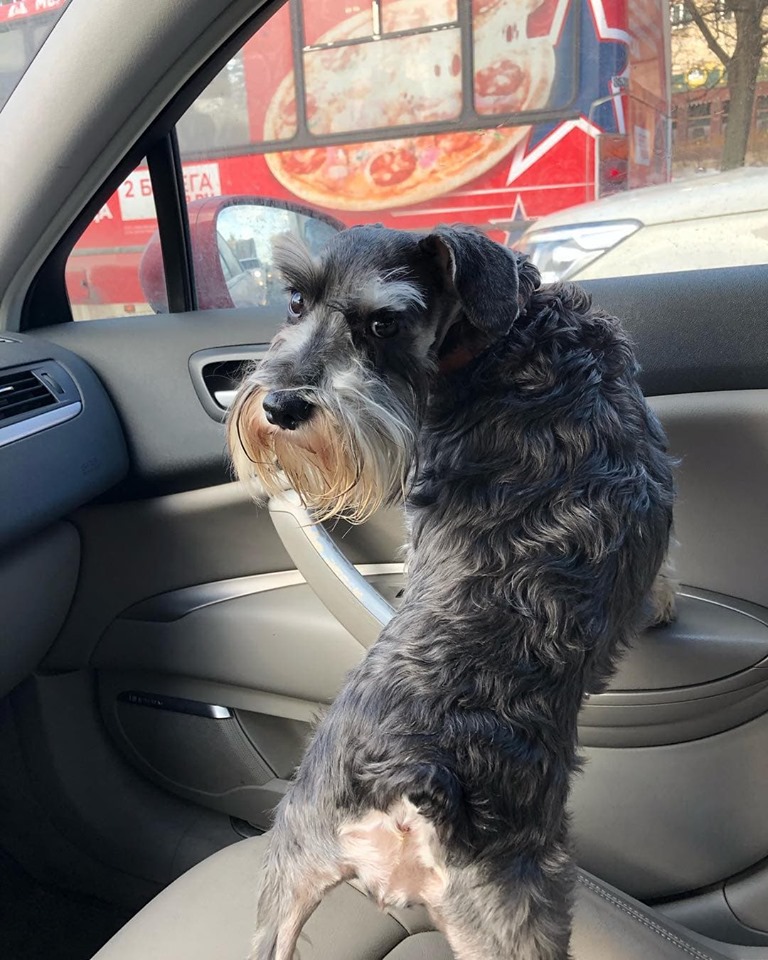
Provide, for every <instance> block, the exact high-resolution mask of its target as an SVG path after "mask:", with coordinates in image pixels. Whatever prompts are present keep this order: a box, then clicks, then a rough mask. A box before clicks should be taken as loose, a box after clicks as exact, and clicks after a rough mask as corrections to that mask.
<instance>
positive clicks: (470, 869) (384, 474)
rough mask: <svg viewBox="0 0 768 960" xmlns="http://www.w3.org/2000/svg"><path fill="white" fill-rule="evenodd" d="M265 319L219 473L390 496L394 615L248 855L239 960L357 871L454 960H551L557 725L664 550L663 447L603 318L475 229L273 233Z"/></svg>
mask: <svg viewBox="0 0 768 960" xmlns="http://www.w3.org/2000/svg"><path fill="white" fill-rule="evenodd" d="M275 256H276V261H277V264H278V266H279V269H280V272H281V274H282V276H283V278H284V279H285V281H286V284H287V285H288V288H289V291H290V292H289V299H288V316H287V320H286V323H285V325H284V326H283V327H282V329H281V330H280V331H279V332H278V334H277V336H276V337H275V339H274V341H273V343H272V345H271V347H270V350H269V352H268V353H267V355H266V357H265V359H264V360H263V361H262V362H261V364H260V365H259V366H258V368H257V369H255V370H254V371H253V372H252V373H251V374H249V375H248V377H247V379H246V380H245V382H244V383H243V385H242V386H241V389H240V391H239V394H238V396H237V398H236V400H235V403H234V404H233V409H232V413H231V416H230V420H229V441H230V445H231V450H232V454H233V459H234V464H235V467H236V470H237V472H238V474H239V476H240V477H241V478H244V479H246V480H256V481H257V483H258V485H259V487H260V489H261V490H262V491H263V492H266V493H269V492H272V491H278V490H283V489H285V486H286V482H287V483H288V484H290V485H291V486H293V487H294V488H295V489H296V490H297V491H298V492H299V493H300V495H301V496H302V498H303V499H304V502H305V503H306V504H307V505H308V506H310V507H311V508H313V510H314V511H315V512H316V516H317V517H318V518H319V519H323V518H327V517H331V516H334V515H346V516H348V517H350V518H351V519H353V520H358V521H359V520H363V519H365V518H366V517H368V516H370V514H371V513H372V512H373V511H374V510H375V509H376V508H377V507H379V506H380V505H381V504H382V503H385V502H387V501H390V502H391V501H394V500H398V499H400V498H403V499H404V500H405V503H406V516H407V522H408V533H409V546H408V562H407V569H408V576H407V583H406V587H405V591H404V595H403V598H402V606H401V607H400V609H399V610H398V612H397V613H396V614H395V615H394V617H393V618H392V620H391V621H390V622H389V623H388V625H387V626H386V627H385V628H384V630H383V631H382V633H381V636H380V637H379V639H378V640H377V642H376V643H375V644H374V645H373V646H372V647H371V649H370V650H369V651H368V653H367V655H366V657H365V659H364V660H363V661H362V662H361V663H360V665H359V666H358V667H357V668H356V669H355V670H353V671H352V673H351V675H350V676H349V678H348V679H347V681H346V684H345V685H344V687H343V689H342V691H341V693H340V694H339V696H338V697H337V699H336V700H335V702H334V703H333V705H332V706H331V707H330V708H329V711H328V713H327V715H326V716H325V718H324V719H323V720H322V721H321V722H320V724H319V725H318V728H317V731H316V733H315V735H314V738H313V740H312V742H311V744H310V746H309V748H308V750H307V752H306V755H305V757H304V759H303V761H302V763H301V765H300V768H299V770H298V773H297V775H296V778H295V782H294V783H293V785H292V787H291V789H290V791H289V793H288V794H287V796H286V797H285V799H284V801H283V802H282V803H281V805H280V807H279V809H278V811H277V815H276V822H275V826H274V830H273V831H272V833H271V837H270V840H269V850H268V855H267V861H266V866H265V875H264V881H263V887H262V890H261V893H260V897H259V904H258V929H257V932H256V936H255V941H254V946H253V953H252V957H253V958H255V960H291V958H292V957H293V954H294V949H295V945H296V942H297V938H298V936H299V934H300V931H301V928H302V925H303V924H304V922H305V920H306V919H307V917H308V916H309V915H310V913H311V912H312V911H313V910H314V908H315V907H316V906H317V904H318V903H319V901H320V899H321V897H322V895H323V894H324V893H325V892H326V891H327V890H328V889H329V888H331V887H333V886H334V885H336V884H338V883H340V882H341V881H342V880H344V879H351V878H356V879H357V880H358V881H359V883H360V884H362V885H363V886H364V887H365V888H366V889H367V890H368V891H369V893H370V894H371V895H372V896H373V897H375V898H376V899H377V900H378V902H379V903H380V904H381V905H383V906H386V905H392V906H403V905H406V904H415V903H420V904H423V905H424V906H426V908H427V909H428V911H429V912H430V914H431V916H432V918H433V920H434V922H435V924H436V925H437V927H438V928H439V929H441V930H443V931H444V933H445V935H446V937H447V939H448V941H449V943H450V945H451V947H452V949H453V951H454V953H455V955H456V957H457V958H459V960H489V958H494V960H501V958H510V960H512V958H514V960H566V958H567V957H568V956H569V938H570V904H571V894H572V887H573V883H574V879H575V876H574V865H573V860H572V856H571V851H570V847H569V839H568V815H567V813H566V801H567V799H568V793H569V783H570V780H571V776H572V774H573V772H574V771H575V770H576V768H577V767H578V756H577V728H576V722H577V715H578V712H579V708H580V706H581V704H582V700H583V698H584V695H585V693H588V692H595V691H599V690H600V689H602V688H603V687H604V685H605V683H606V681H607V679H608V678H609V676H610V675H611V672H612V670H613V667H614V664H615V661H616V659H617V656H618V654H619V652H620V650H621V649H622V648H623V647H624V646H625V645H626V644H627V643H629V642H630V641H631V639H632V638H633V637H634V636H635V635H636V633H637V631H638V629H639V624H640V622H641V620H642V618H643V616H644V613H643V607H644V602H645V600H646V599H647V598H649V597H651V598H652V601H653V603H654V604H655V606H656V607H657V608H658V610H659V617H661V618H663V617H668V616H669V615H670V609H669V602H668V601H669V593H670V590H669V588H668V586H667V585H666V584H662V585H661V587H659V586H658V585H654V580H655V578H656V576H657V573H658V572H659V570H660V567H661V564H662V562H663V560H664V557H665V553H666V550H667V546H668V541H669V535H670V525H671V519H672V501H673V483H672V470H671V461H670V458H669V457H668V456H667V453H666V445H665V437H664V434H663V431H662V429H661V426H660V425H659V423H658V421H657V419H656V417H655V416H654V414H653V413H652V412H651V411H650V410H649V409H648V407H647V406H646V403H645V401H644V398H643V395H642V393H641V390H640V387H639V386H638V383H637V379H636V374H637V364H636V361H635V357H634V354H633V351H632V347H631V345H630V343H629V341H628V339H627V337H626V336H625V335H624V333H623V332H622V330H621V327H620V325H619V322H618V321H617V320H615V319H614V318H612V317H610V316H607V315H606V314H605V313H603V312H601V311H600V310H598V309H596V308H594V307H593V306H592V305H591V303H590V299H589V297H588V295H587V294H586V293H585V292H584V291H582V290H581V289H579V288H578V287H575V286H572V285H569V284H556V285H554V286H540V277H539V274H538V272H537V270H536V268H535V267H534V266H533V265H532V264H531V263H530V262H528V261H527V260H526V259H525V258H524V257H521V256H520V255H518V254H516V253H513V252H511V251H509V250H507V249H505V248H503V247H501V246H499V245H498V244H496V243H493V242H492V241H491V240H489V239H488V238H487V237H485V236H483V235H482V234H479V233H477V232H474V231H471V230H467V229H461V228H447V227H442V228H438V229H437V230H436V232H434V233H432V234H430V235H428V236H423V235H422V236H417V235H414V234H410V233H405V232H399V231H394V230H388V229H384V228H383V227H380V226H366V227H354V228H351V229H349V230H347V231H344V232H342V233H340V234H338V235H337V236H336V237H335V238H334V239H333V240H332V241H331V242H330V244H329V245H328V247H327V248H326V249H325V250H324V252H323V253H322V255H321V256H320V257H319V258H315V257H313V256H311V255H310V254H309V252H308V251H307V250H306V249H304V248H303V247H302V246H301V245H300V244H299V243H298V242H295V241H291V240H288V239H281V240H280V241H278V243H277V245H276V252H275Z"/></svg>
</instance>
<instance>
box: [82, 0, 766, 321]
mask: <svg viewBox="0 0 768 960" xmlns="http://www.w3.org/2000/svg"><path fill="white" fill-rule="evenodd" d="M765 7H768V4H760V3H758V4H755V5H754V9H755V14H754V16H753V17H752V20H751V21H750V24H751V26H750V25H749V24H748V23H747V21H748V20H749V17H746V18H745V16H742V15H739V17H736V16H735V15H734V13H733V9H734V6H733V3H732V2H731V0H719V2H717V3H713V2H712V0H690V2H686V3H685V4H678V3H672V4H670V3H669V2H667V0H626V2H622V3H619V2H614V0H592V2H591V3H590V4H581V3H576V2H575V0H471V2H470V0H466V2H463V0H462V2H459V0H419V2H413V0H375V2H374V0H358V2H355V3H353V4H350V3H349V2H347V0H323V2H312V3H310V2H309V0H289V2H288V3H286V4H284V5H283V6H282V7H280V8H279V9H278V10H277V11H276V12H275V14H274V15H273V16H272V18H271V19H270V20H268V21H267V22H266V23H265V24H264V25H262V26H261V27H260V29H259V30H258V31H257V32H256V33H255V34H254V35H253V36H252V37H251V38H250V39H249V40H248V41H247V42H246V43H245V45H244V46H243V48H242V49H241V50H240V51H239V52H238V53H237V54H236V56H234V57H233V58H232V59H231V60H230V61H229V63H227V64H226V66H225V67H224V68H223V69H222V70H221V71H220V73H219V74H218V76H216V78H215V79H214V80H213V81H212V82H211V83H210V84H209V86H208V87H207V89H206V90H205V91H204V92H203V93H202V94H201V95H200V96H199V97H198V98H197V100H196V101H195V102H194V104H193V105H192V106H191V107H190V109H189V110H188V111H187V112H186V113H185V115H184V116H183V117H181V119H180V120H179V122H178V125H177V135H178V141H179V146H180V151H181V155H182V169H183V175H184V186H185V192H186V196H187V201H188V209H189V219H190V234H191V239H192V246H193V262H194V267H195V278H196V285H197V293H198V300H199V305H200V307H201V308H207V307H211V308H213V307H216V308H222V307H225V308H226V307H230V308H238V307H247V308H254V307H262V306H271V305H272V304H273V303H274V302H275V299H276V298H279V297H280V296H282V292H281V291H280V287H279V278H277V277H275V276H274V274H273V271H272V265H271V241H272V239H273V237H274V236H275V235H277V234H279V233H281V232H285V231H292V232H295V233H298V234H299V235H300V236H301V237H302V238H303V239H304V240H305V242H308V243H310V244H312V243H315V244H318V243H322V242H323V241H324V239H326V238H327V237H328V236H330V234H331V233H332V232H333V231H335V230H336V229H339V228H340V227H343V226H348V225H351V224H354V223H366V222H368V223H373V222H376V223H383V224H385V225H387V226H392V227H396V228H400V229H406V230H416V231H421V230H429V229H431V228H432V227H433V226H434V225H435V224H436V223H438V222H446V221H447V222H453V223H456V222H460V223H465V224H470V225H473V226H475V227H478V228H479V229H482V230H484V231H486V232H487V233H488V234H489V235H490V236H491V237H493V238H494V239H497V240H499V241H500V242H502V243H505V244H508V245H510V246H514V247H517V248H519V249H522V250H524V251H526V252H527V253H528V254H529V255H530V256H531V257H532V258H533V259H534V261H535V262H536V263H537V265H538V266H539V268H540V270H541V272H542V275H543V277H544V279H545V280H548V281H552V280H557V279H560V278H570V277H574V278H577V279H579V278H589V277H599V276H621V275H632V274H639V273H653V272H667V271H676V270H685V269H706V268H710V267H717V266H726V265H739V264H754V263H765V262H768V190H766V186H768V176H767V174H766V166H765V164H766V162H768V60H766V57H765V56H764V55H763V46H764V45H765V41H766V39H768V14H766V13H765V12H764V11H763V8H765ZM750 16H751V14H750ZM737 41H738V43H737ZM746 49H749V50H751V51H752V52H751V54H750V56H749V57H747V55H746V54H744V53H743V51H744V50H746ZM470 50H471V54H472V55H471V56H468V55H467V54H468V51H470ZM747 61H748V63H747ZM746 66H749V70H746ZM745 71H746V72H745ZM750 71H751V72H750ZM110 212H111V213H112V211H110ZM113 217H114V219H113V220H112V222H111V224H110V236H109V239H108V241H105V244H104V246H102V247H99V253H98V254H96V253H95V252H91V253H89V254H88V255H87V256H88V257H91V258H95V257H97V256H98V257H99V258H106V257H108V254H109V251H110V250H113V251H114V257H113V263H114V268H115V275H114V281H112V280H111V279H110V278H109V276H108V274H107V272H106V268H107V266H108V262H107V259H100V260H99V263H100V265H102V266H103V267H105V273H104V275H103V276H104V283H103V284H102V285H101V286H100V287H99V291H98V296H101V297H103V298H104V305H105V307H107V308H109V310H112V309H113V308H114V304H116V303H119V302H121V301H122V300H124V299H125V297H124V294H121V295H118V293H117V287H118V284H119V282H120V279H119V276H120V272H119V269H118V267H119V265H120V264H125V259H124V251H125V250H128V249H130V250H131V251H132V252H133V253H134V254H139V253H140V252H141V251H139V250H138V249H134V248H138V246H140V245H141V243H144V244H148V245H151V243H152V240H151V238H150V237H147V236H144V237H143V238H142V237H141V236H140V231H139V230H137V221H136V220H134V219H131V218H130V216H129V217H128V218H126V217H125V216H124V210H123V208H122V206H120V205H117V206H115V209H114V213H113ZM154 242H155V243H157V240H156V238H155V241H154ZM78 256H79V257H80V258H81V259H80V266H81V267H83V268H84V269H85V271H86V273H87V272H88V269H89V265H88V263H87V257H86V254H85V252H84V249H83V248H82V247H81V246H80V245H79V252H78ZM93 262H94V263H95V262H96V261H95V260H93ZM136 297H137V299H136V300H135V301H128V300H126V301H125V302H126V303H127V304H129V306H130V308H131V309H139V308H140V306H141V305H142V301H141V298H140V297H139V295H138V293H137V294H136ZM143 302H144V304H145V305H146V304H147V303H150V304H152V303H153V301H152V300H151V299H150V298H149V297H147V296H144V298H143ZM154 306H155V308H156V309H163V308H164V307H163V303H162V302H160V303H154ZM96 308H97V304H96V303H95V302H94V301H91V304H90V309H91V313H92V314H93V311H94V310H96Z"/></svg>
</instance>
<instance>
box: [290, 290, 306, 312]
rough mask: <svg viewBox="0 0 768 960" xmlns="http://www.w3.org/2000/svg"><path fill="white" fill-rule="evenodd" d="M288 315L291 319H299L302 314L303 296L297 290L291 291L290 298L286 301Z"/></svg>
mask: <svg viewBox="0 0 768 960" xmlns="http://www.w3.org/2000/svg"><path fill="white" fill-rule="evenodd" d="M288 313H290V315H291V316H292V317H300V316H301V315H302V313H304V295H303V294H302V293H299V291H298V290H291V297H290V299H289V300H288Z"/></svg>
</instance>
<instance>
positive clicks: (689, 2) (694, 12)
mask: <svg viewBox="0 0 768 960" xmlns="http://www.w3.org/2000/svg"><path fill="white" fill-rule="evenodd" d="M683 2H684V3H685V9H686V10H687V11H688V13H690V15H691V19H692V20H693V22H694V23H695V24H696V26H697V27H698V28H699V30H701V35H702V36H703V37H704V40H705V41H706V44H707V46H708V47H709V49H710V50H711V51H712V53H714V55H715V56H716V57H717V59H718V60H719V61H720V62H721V63H722V64H723V66H724V67H727V66H728V64H729V62H730V59H731V58H730V57H729V56H728V54H727V53H726V52H725V50H723V48H722V47H721V46H720V44H719V43H718V42H717V39H716V37H715V35H714V34H713V33H712V31H711V30H710V29H709V26H708V24H707V21H706V20H705V19H704V17H703V16H702V15H701V12H700V11H699V9H698V7H697V6H696V4H695V3H694V0H683Z"/></svg>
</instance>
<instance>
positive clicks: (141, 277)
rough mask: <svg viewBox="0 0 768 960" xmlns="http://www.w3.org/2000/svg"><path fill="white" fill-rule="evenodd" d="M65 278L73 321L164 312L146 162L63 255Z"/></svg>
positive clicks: (161, 270)
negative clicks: (65, 259)
mask: <svg viewBox="0 0 768 960" xmlns="http://www.w3.org/2000/svg"><path fill="white" fill-rule="evenodd" d="M152 241H154V242H152ZM65 280H66V285H67V293H68V295H69V302H70V306H71V309H72V316H73V318H74V319H75V320H95V319H99V318H103V317H124V316H132V315H135V314H145V313H151V312H153V311H154V312H165V311H166V310H167V303H168V301H167V297H166V293H165V274H164V270H163V258H162V252H161V250H160V241H159V238H158V236H157V212H156V210H155V200H154V195H153V191H152V181H151V180H150V177H149V170H148V169H147V165H146V161H143V162H142V163H141V164H139V166H138V167H137V168H136V169H135V170H134V171H133V172H132V173H131V174H130V176H128V177H127V178H126V179H125V180H124V181H123V183H121V184H120V187H119V188H118V189H117V190H116V191H115V192H114V193H113V194H112V196H111V197H109V199H108V200H107V201H106V202H105V203H104V204H103V205H102V207H101V208H100V210H99V212H98V213H97V214H96V216H95V217H94V219H93V222H92V223H91V224H90V225H89V226H88V228H87V229H86V231H85V232H84V233H83V235H82V236H81V237H80V239H79V240H78V241H77V243H76V244H75V246H74V248H73V250H72V252H71V253H70V255H69V258H68V259H67V264H66V269H65Z"/></svg>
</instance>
